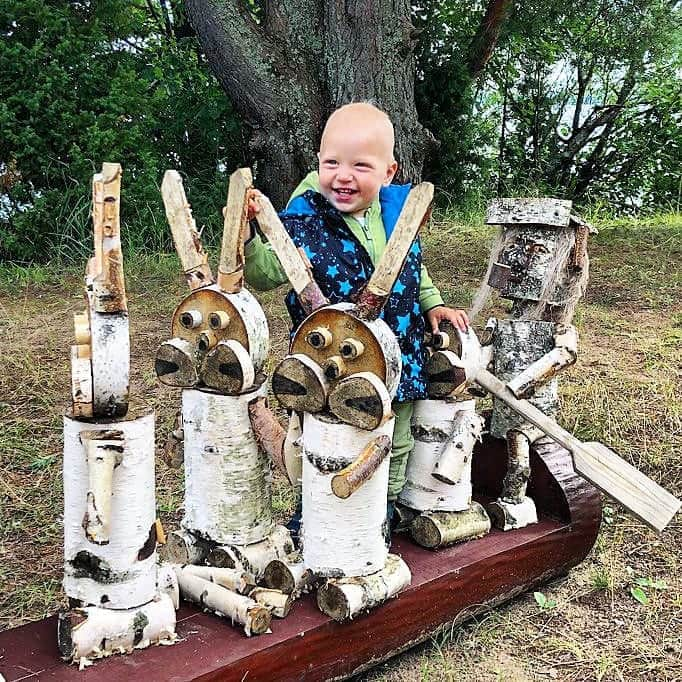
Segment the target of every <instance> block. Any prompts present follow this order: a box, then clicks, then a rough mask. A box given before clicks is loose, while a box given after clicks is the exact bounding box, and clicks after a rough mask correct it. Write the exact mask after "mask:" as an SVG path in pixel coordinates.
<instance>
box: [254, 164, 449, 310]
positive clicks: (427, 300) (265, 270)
mask: <svg viewBox="0 0 682 682" xmlns="http://www.w3.org/2000/svg"><path fill="white" fill-rule="evenodd" d="M309 189H312V190H313V191H315V192H319V191H320V181H319V177H318V175H317V172H316V171H314V172H312V173H309V174H308V175H307V176H306V177H305V178H304V179H303V180H302V181H301V183H300V184H299V186H298V187H297V188H296V189H295V190H294V192H293V194H292V195H291V199H294V198H296V197H298V196H300V195H301V194H303V193H304V192H306V191H307V190H309ZM291 199H290V200H289V201H291ZM342 215H343V219H344V221H345V222H346V225H348V228H349V229H350V231H351V232H352V233H353V235H354V236H355V238H356V239H357V240H358V242H359V243H360V244H361V245H362V246H363V247H364V248H365V250H366V251H367V253H368V254H369V257H370V258H371V260H372V263H373V264H374V265H376V264H377V262H378V260H379V258H381V254H382V253H383V252H384V249H385V248H386V231H385V229H384V223H383V220H382V218H381V206H380V204H379V198H378V197H377V198H376V199H375V200H374V202H373V203H372V205H371V206H370V207H369V208H368V209H367V213H366V214H365V223H364V225H363V224H362V223H361V222H360V221H359V220H357V219H356V218H354V217H353V216H351V215H350V214H342ZM244 257H245V261H246V262H245V267H244V276H245V277H246V281H247V282H248V283H249V284H251V286H253V287H255V288H256V289H258V290H260V291H267V290H268V289H274V288H275V287H278V286H280V285H281V284H284V283H285V282H286V281H287V277H286V275H285V274H284V271H283V270H282V266H281V265H280V263H279V259H278V258H277V256H276V255H275V252H274V251H273V250H272V248H271V247H270V245H269V244H267V243H266V242H263V241H262V240H261V238H260V237H258V236H256V237H254V238H253V239H252V240H251V241H250V242H248V243H247V244H246V247H245V249H244ZM437 305H443V298H442V297H441V295H440V292H439V291H438V289H437V287H436V286H435V285H434V283H433V282H432V281H431V277H429V273H428V271H427V270H426V266H425V265H423V264H422V267H421V284H420V288H419V306H420V307H421V311H422V312H423V313H425V312H426V311H427V310H430V309H431V308H435V307H436V306H437Z"/></svg>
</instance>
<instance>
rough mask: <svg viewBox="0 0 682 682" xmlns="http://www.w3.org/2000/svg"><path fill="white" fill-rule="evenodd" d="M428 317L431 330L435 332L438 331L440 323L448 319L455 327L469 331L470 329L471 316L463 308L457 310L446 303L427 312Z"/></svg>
mask: <svg viewBox="0 0 682 682" xmlns="http://www.w3.org/2000/svg"><path fill="white" fill-rule="evenodd" d="M426 319H427V320H428V321H429V324H430V325H431V331H432V332H433V333H434V334H435V333H436V332H437V331H438V323H439V322H441V321H442V320H448V321H449V322H450V323H451V324H452V325H453V326H454V327H457V329H459V330H460V331H463V332H465V331H467V329H469V318H468V317H467V314H466V313H465V312H464V311H463V310H455V309H454V308H448V307H447V306H444V305H439V306H436V307H435V308H431V310H429V311H428V312H427V313H426Z"/></svg>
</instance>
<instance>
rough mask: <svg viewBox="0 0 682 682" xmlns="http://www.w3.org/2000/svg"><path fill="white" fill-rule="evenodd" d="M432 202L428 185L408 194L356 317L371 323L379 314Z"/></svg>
mask: <svg viewBox="0 0 682 682" xmlns="http://www.w3.org/2000/svg"><path fill="white" fill-rule="evenodd" d="M432 201H433V185H432V184H431V183H430V182H422V183H420V184H419V185H416V186H415V187H413V188H412V189H411V190H410V193H409V194H408V196H407V200H406V201H405V205H404V206H403V209H402V211H401V212H400V216H399V217H398V222H397V223H396V225H395V227H394V229H393V232H392V233H391V236H390V238H389V240H388V244H386V248H385V249H384V252H383V253H382V254H381V258H380V259H379V262H378V263H377V266H376V269H375V270H374V272H373V273H372V276H371V277H370V279H369V282H367V285H366V286H365V288H364V289H363V291H362V293H361V294H360V296H359V298H358V305H357V312H358V316H359V317H361V318H363V319H367V320H373V319H375V318H377V317H378V316H379V314H380V313H381V309H382V308H383V306H384V303H385V302H386V299H388V297H389V296H390V295H391V289H393V285H394V284H395V282H396V280H397V279H398V277H399V275H400V271H401V270H402V268H403V263H404V262H405V259H406V258H407V254H408V253H409V251H410V248H411V247H412V243H413V242H414V240H415V239H416V238H417V235H418V234H419V230H420V229H421V227H422V225H423V224H424V223H425V222H426V221H427V219H428V217H429V209H430V208H431V202H432Z"/></svg>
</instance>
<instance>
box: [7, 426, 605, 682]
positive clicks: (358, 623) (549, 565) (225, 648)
mask: <svg viewBox="0 0 682 682" xmlns="http://www.w3.org/2000/svg"><path fill="white" fill-rule="evenodd" d="M473 462H474V471H473V477H474V487H475V490H476V491H477V493H478V496H479V497H480V498H481V499H486V498H487V499H489V498H490V497H496V496H497V493H498V492H499V489H500V487H501V480H502V477H503V475H504V469H505V465H506V457H505V449H504V444H503V443H502V442H501V441H497V440H492V439H487V440H485V441H484V443H483V444H482V445H480V446H479V448H478V450H477V452H476V454H475V456H474V459H473ZM531 466H532V476H531V483H530V486H529V490H528V492H529V494H530V495H531V496H532V497H534V499H535V501H536V505H537V508H538V513H539V516H540V521H539V523H537V524H535V525H531V526H527V527H526V528H522V529H519V530H514V531H509V532H506V533H504V532H501V531H497V530H493V531H492V532H491V533H490V534H489V535H487V536H485V537H484V538H481V539H479V540H474V541H471V542H467V543H464V544H461V545H455V546H453V547H449V548H446V549H442V550H438V551H435V552H432V551H429V550H425V549H423V548H420V547H417V546H416V545H414V544H412V543H411V542H410V541H409V540H408V539H407V538H405V537H398V538H394V542H393V546H392V549H391V551H392V552H394V553H397V554H400V555H401V556H402V558H403V559H404V560H405V561H406V562H407V564H408V566H410V568H411V570H412V584H411V585H410V587H409V588H407V589H406V590H405V591H404V592H402V593H401V594H400V595H399V596H398V598H397V599H393V600H391V601H389V602H388V603H386V604H384V605H383V606H381V607H380V608H378V609H376V610H375V611H373V612H371V613H370V614H368V615H366V616H362V617H360V618H358V619H356V620H354V621H351V622H350V623H343V624H339V623H334V622H333V621H331V620H330V619H329V618H328V617H326V616H324V615H323V614H322V613H320V612H319V611H318V610H317V608H316V606H315V602H314V596H312V595H308V596H307V597H305V598H304V599H302V600H300V601H298V602H296V603H295V604H294V606H293V608H292V610H291V613H290V614H289V616H288V617H287V618H286V619H284V620H282V621H274V622H273V625H272V627H273V633H272V634H270V635H261V636H259V637H252V638H250V639H248V638H246V637H245V636H244V635H243V634H242V633H241V632H240V631H239V630H237V629H236V628H233V627H231V626H230V625H229V623H227V622H225V621H224V620H221V619H219V618H217V617H214V616H210V615H208V614H203V613H199V612H197V611H196V610H194V609H192V608H191V607H183V608H182V609H181V610H180V611H179V612H178V633H179V635H180V637H181V640H180V641H179V642H178V643H177V644H175V645H174V646H172V647H154V648H151V649H145V650H142V651H137V652H135V653H134V654H133V655H131V656H116V657H112V658H110V659H107V660H105V661H101V662H98V663H96V664H95V665H94V666H92V667H90V668H88V669H86V670H84V671H83V672H81V673H77V672H76V669H75V668H74V667H73V666H71V667H69V666H67V665H65V664H63V663H60V662H59V659H58V654H57V644H56V618H54V617H52V618H48V619H46V620H43V621H40V622H37V623H31V624H29V625H26V626H24V627H21V628H17V629H14V630H8V631H6V632H4V633H0V672H1V673H2V674H3V675H4V676H5V677H6V679H7V680H8V682H17V681H18V680H38V679H40V680H74V679H77V680H79V682H80V681H81V680H82V681H83V682H90V681H91V680H93V681H94V680H97V681H99V680H102V679H106V680H107V682H118V681H120V682H130V681H131V680H235V681H241V680H243V679H246V680H249V681H250V682H257V681H259V680H260V681H267V682H270V681H272V680H278V682H279V681H284V680H305V681H306V682H310V681H312V680H329V679H339V678H343V677H347V676H349V675H351V674H353V673H357V672H359V671H360V670H362V669H365V668H367V667H370V666H372V665H376V664H377V663H379V662H380V661H381V660H384V659H386V658H388V657H390V656H392V655H395V654H396V653H398V652H400V651H402V650H405V649H406V648H408V647H410V646H412V645H414V644H417V643H418V642H420V641H423V640H424V639H427V638H428V637H429V636H430V635H431V634H432V633H433V632H434V630H435V629H436V628H438V626H440V625H441V624H443V623H446V622H453V621H455V622H463V621H464V620H466V619H467V618H470V617H471V616H473V615H475V614H476V613H480V612H482V611H486V610H488V609H490V608H492V607H494V606H496V605H497V604H500V603H502V602H504V601H507V600H509V599H511V598H512V597H514V596H516V595H518V594H521V593H522V592H525V591H527V590H529V589H531V588H533V587H535V586H536V585H539V584H541V583H542V582H545V581H547V580H549V579H550V578H552V577H554V576H558V575H563V574H565V573H566V572H567V571H568V570H569V569H570V568H571V567H572V566H575V565H576V564H577V563H579V562H580V561H582V559H583V558H584V557H585V556H586V555H587V553H588V552H589V550H590V548H591V547H592V544H593V543H594V541H595V539H596V536H597V531H598V530H599V522H600V518H601V506H600V497H599V494H598V493H597V491H596V489H595V488H593V487H592V486H591V485H590V484H589V483H587V482H586V481H585V480H584V479H582V478H580V477H579V476H577V475H576V474H575V472H574V471H573V468H572V465H571V459H570V457H569V455H568V453H567V452H566V450H563V449H562V448H561V447H560V446H558V445H556V444H554V443H548V444H543V445H539V446H538V448H537V452H534V453H532V455H531ZM443 595H448V598H447V599H444V598H443Z"/></svg>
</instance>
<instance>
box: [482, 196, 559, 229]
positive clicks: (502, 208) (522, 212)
mask: <svg viewBox="0 0 682 682" xmlns="http://www.w3.org/2000/svg"><path fill="white" fill-rule="evenodd" d="M571 206H572V202H570V201H567V200H562V199H493V200H492V201H491V202H490V204H488V210H487V211H486V214H485V222H486V223H488V225H514V224H529V225H547V226H548V227H549V226H553V227H568V223H569V220H570V218H571Z"/></svg>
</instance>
